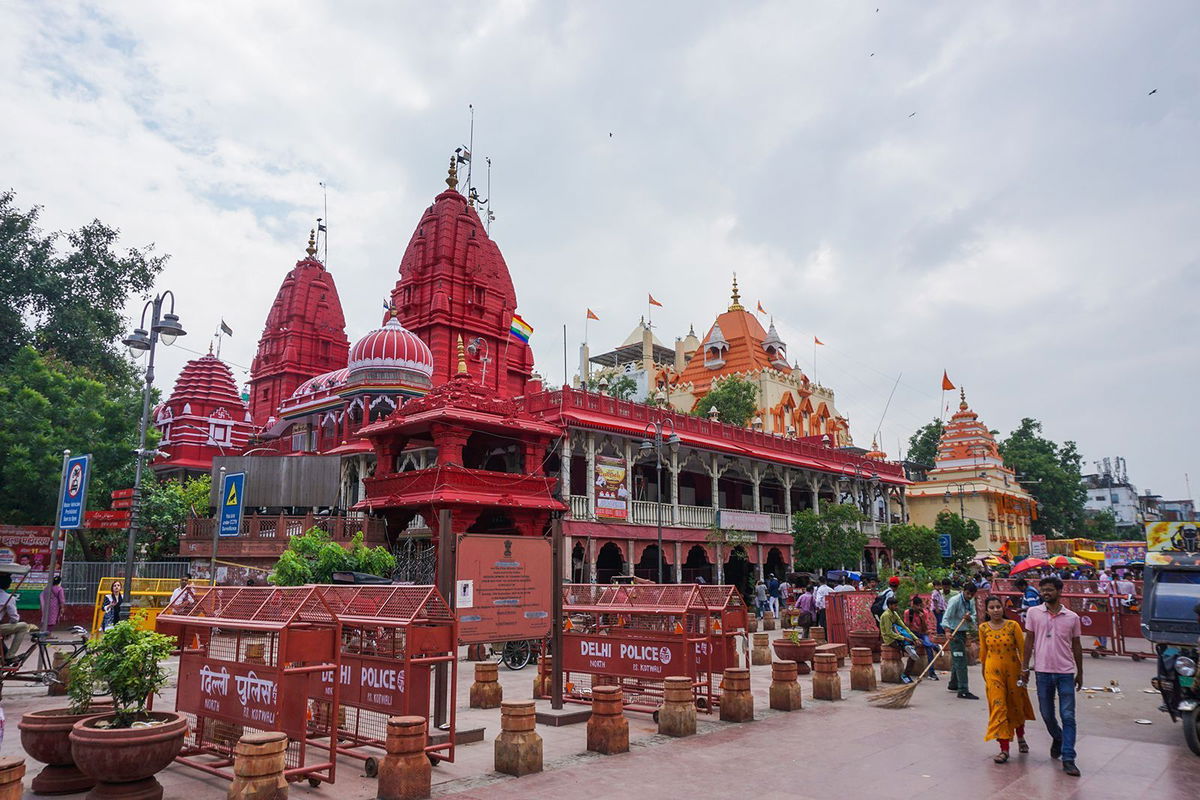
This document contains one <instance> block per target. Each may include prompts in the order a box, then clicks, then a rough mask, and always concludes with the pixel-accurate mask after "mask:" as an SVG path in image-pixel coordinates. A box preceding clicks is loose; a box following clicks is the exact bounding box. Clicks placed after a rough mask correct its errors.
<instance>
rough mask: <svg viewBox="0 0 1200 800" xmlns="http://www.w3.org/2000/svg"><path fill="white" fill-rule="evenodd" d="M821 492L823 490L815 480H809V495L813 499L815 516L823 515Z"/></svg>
mask: <svg viewBox="0 0 1200 800" xmlns="http://www.w3.org/2000/svg"><path fill="white" fill-rule="evenodd" d="M820 492H821V490H820V488H819V487H818V485H817V482H816V481H815V480H812V479H809V481H808V494H809V496H810V498H811V499H812V510H813V513H814V514H820V513H821V498H820V497H819V495H820Z"/></svg>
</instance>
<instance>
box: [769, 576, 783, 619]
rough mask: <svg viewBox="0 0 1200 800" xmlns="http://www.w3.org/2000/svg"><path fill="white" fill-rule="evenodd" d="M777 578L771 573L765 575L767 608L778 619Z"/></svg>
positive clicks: (778, 593)
mask: <svg viewBox="0 0 1200 800" xmlns="http://www.w3.org/2000/svg"><path fill="white" fill-rule="evenodd" d="M779 596H780V591H779V579H778V578H776V577H775V574H774V573H772V574H771V575H769V576H768V577H767V610H768V611H770V612H771V613H772V614H774V615H775V618H776V619H779Z"/></svg>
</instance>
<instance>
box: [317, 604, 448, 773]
mask: <svg viewBox="0 0 1200 800" xmlns="http://www.w3.org/2000/svg"><path fill="white" fill-rule="evenodd" d="M317 588H318V590H319V591H320V593H321V596H322V597H323V598H324V600H325V603H326V604H327V605H328V606H329V608H330V610H331V611H332V612H333V614H334V616H335V617H336V618H337V620H338V622H339V623H341V627H342V637H341V666H340V668H339V670H338V676H339V679H338V681H337V683H338V686H339V687H340V694H339V696H338V705H339V708H340V710H339V713H338V717H337V720H338V724H337V738H338V745H337V751H338V752H339V753H341V754H343V755H348V756H352V757H354V758H358V759H361V760H363V761H365V762H367V764H366V768H367V773H368V774H369V775H373V774H374V773H375V770H376V769H377V767H378V761H377V758H378V756H379V755H381V753H366V752H362V748H373V749H376V750H380V751H382V750H384V744H385V742H386V741H387V721H388V717H392V716H409V715H411V716H418V717H425V718H426V719H429V718H431V716H432V715H431V702H432V700H431V698H432V690H431V687H432V685H433V668H434V667H435V666H437V665H438V664H446V665H448V667H449V669H450V681H449V691H450V695H449V698H448V707H449V711H450V720H449V721H450V729H449V731H448V735H447V734H443V733H442V732H441V731H437V730H431V735H430V737H428V743H427V744H426V747H425V752H426V753H427V754H429V757H430V759H432V760H434V761H453V760H454V732H455V694H456V687H457V683H458V681H457V678H458V657H457V651H456V645H457V641H458V638H457V635H458V633H457V628H458V623H457V621H456V619H455V617H454V612H453V611H451V610H450V606H449V605H448V604H447V603H446V600H445V598H443V597H442V596H441V595H440V594H439V593H438V591H437V589H436V588H434V587H433V586H388V585H365V586H318V587H317ZM333 677H334V673H333V671H326V672H321V673H313V675H312V677H311V680H312V687H311V688H310V692H311V694H312V695H313V696H314V697H319V698H324V699H325V700H326V701H331V700H332V699H333V696H334V693H335V691H337V689H335V686H334V680H333Z"/></svg>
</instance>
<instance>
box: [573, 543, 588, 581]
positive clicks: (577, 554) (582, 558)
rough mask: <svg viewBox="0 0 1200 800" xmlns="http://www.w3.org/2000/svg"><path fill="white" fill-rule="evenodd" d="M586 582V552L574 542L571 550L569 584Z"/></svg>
mask: <svg viewBox="0 0 1200 800" xmlns="http://www.w3.org/2000/svg"><path fill="white" fill-rule="evenodd" d="M587 582H588V579H587V550H585V549H584V546H583V545H582V544H580V543H579V542H576V543H575V546H574V547H572V548H571V583H587Z"/></svg>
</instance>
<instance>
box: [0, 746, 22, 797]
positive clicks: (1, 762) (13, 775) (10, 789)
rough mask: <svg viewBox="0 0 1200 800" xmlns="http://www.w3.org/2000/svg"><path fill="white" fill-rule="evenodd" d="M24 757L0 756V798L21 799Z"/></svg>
mask: <svg viewBox="0 0 1200 800" xmlns="http://www.w3.org/2000/svg"><path fill="white" fill-rule="evenodd" d="M24 777H25V759H23V758H21V757H20V756H5V757H4V758H0V800H21V795H22V794H23V793H24V788H23V787H22V785H21V779H22V778H24Z"/></svg>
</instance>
